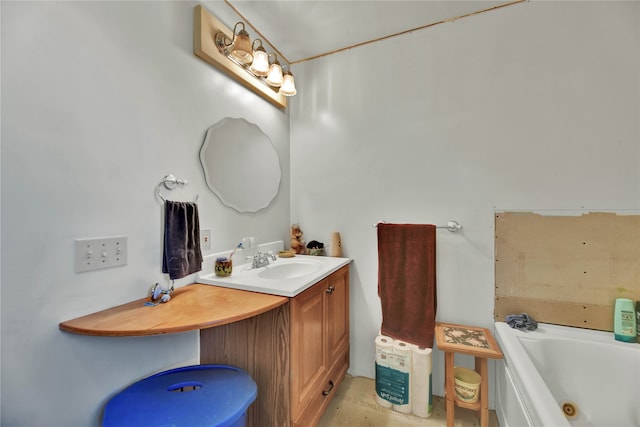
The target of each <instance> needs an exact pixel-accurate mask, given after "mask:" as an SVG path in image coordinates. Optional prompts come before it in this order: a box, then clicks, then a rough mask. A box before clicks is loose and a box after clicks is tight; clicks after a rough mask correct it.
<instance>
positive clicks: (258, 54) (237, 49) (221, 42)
mask: <svg viewBox="0 0 640 427" xmlns="http://www.w3.org/2000/svg"><path fill="white" fill-rule="evenodd" d="M214 40H215V44H216V47H217V48H218V51H219V52H220V53H221V54H223V55H224V56H226V57H227V58H229V59H230V60H231V61H233V63H235V64H236V65H237V66H239V67H242V68H243V69H244V70H245V71H246V72H247V73H248V74H249V75H250V76H251V77H252V78H255V79H257V80H258V81H260V82H261V83H263V84H266V85H268V86H269V87H270V88H271V89H272V90H273V91H274V92H277V93H278V94H280V95H284V96H293V95H295V94H296V89H295V83H294V81H293V74H291V72H290V71H288V72H287V73H285V74H283V72H282V66H281V65H280V62H279V61H278V55H276V54H275V53H270V54H267V51H266V50H265V48H264V46H263V45H262V40H260V39H255V40H254V41H253V43H252V42H251V38H250V36H249V33H247V31H246V30H245V25H244V22H242V21H239V22H237V23H236V25H235V26H234V27H233V38H229V37H228V36H227V35H226V34H225V33H224V32H222V31H218V32H217V33H216V34H215V36H214ZM256 44H257V46H256ZM254 47H255V48H254ZM271 56H273V58H274V59H273V62H270V61H269V58H271ZM285 75H286V76H287V77H286V83H287V84H286V86H285V89H281V87H282V86H283V84H284V83H285Z"/></svg>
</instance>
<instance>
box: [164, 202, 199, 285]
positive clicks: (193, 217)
mask: <svg viewBox="0 0 640 427" xmlns="http://www.w3.org/2000/svg"><path fill="white" fill-rule="evenodd" d="M201 269H202V252H201V251H200V220H199V217H198V205H197V204H195V203H190V202H174V201H171V200H167V201H165V202H164V252H163V257H162V272H163V273H169V278H170V279H180V278H182V277H184V276H187V275H189V274H192V273H195V272H197V271H200V270H201Z"/></svg>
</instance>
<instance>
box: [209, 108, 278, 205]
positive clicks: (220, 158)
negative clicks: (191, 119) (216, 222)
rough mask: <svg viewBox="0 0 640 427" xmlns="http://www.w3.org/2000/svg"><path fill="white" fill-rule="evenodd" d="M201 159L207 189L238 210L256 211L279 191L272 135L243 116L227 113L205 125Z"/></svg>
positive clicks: (267, 203)
mask: <svg viewBox="0 0 640 427" xmlns="http://www.w3.org/2000/svg"><path fill="white" fill-rule="evenodd" d="M200 162H201V164H202V169H203V171H204V177H205V180H206V182H207V186H208V187H209V189H210V190H211V191H213V193H214V194H215V195H216V196H217V197H218V198H219V199H220V201H221V202H222V203H223V204H224V205H225V206H228V207H230V208H233V209H235V210H236V211H238V212H258V211H259V210H261V209H264V208H266V207H267V206H269V205H270V204H271V201H272V200H273V199H274V198H275V197H276V196H277V194H278V189H279V188H280V180H281V178H282V170H281V169H280V158H279V157H278V152H277V151H276V149H275V147H274V146H273V143H272V142H271V139H269V137H268V136H267V135H266V134H265V133H264V132H262V130H261V129H260V128H259V127H258V126H257V125H255V124H253V123H250V122H248V121H247V120H245V119H242V118H231V117H226V118H224V119H222V120H221V121H219V122H218V123H216V124H215V125H213V126H211V127H210V128H209V129H207V133H206V134H205V137H204V142H203V144H202V148H201V149H200Z"/></svg>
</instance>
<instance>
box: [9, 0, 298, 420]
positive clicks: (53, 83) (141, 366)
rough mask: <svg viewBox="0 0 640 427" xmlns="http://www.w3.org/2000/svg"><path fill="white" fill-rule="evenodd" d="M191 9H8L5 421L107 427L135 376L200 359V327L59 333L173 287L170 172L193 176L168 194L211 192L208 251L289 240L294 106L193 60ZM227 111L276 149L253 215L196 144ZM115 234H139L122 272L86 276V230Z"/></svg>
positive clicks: (217, 6) (48, 5) (218, 5)
mask: <svg viewBox="0 0 640 427" xmlns="http://www.w3.org/2000/svg"><path fill="white" fill-rule="evenodd" d="M195 4H196V2H192V1H177V2H161V1H156V2H111V1H108V2H76V1H72V2H49V1H46V2H12V1H2V2H1V6H0V7H1V9H0V10H1V17H2V33H1V36H2V68H1V71H2V83H1V84H2V87H1V89H2V105H1V107H2V135H1V137H2V306H1V316H2V318H1V323H2V390H1V394H2V412H1V422H0V424H2V425H3V426H4V425H6V426H25V427H33V426H51V427H71V426H82V427H86V426H92V425H94V426H97V425H100V417H101V411H102V406H103V405H104V404H105V403H106V402H107V401H108V399H109V398H110V397H111V396H113V395H114V394H115V393H117V392H118V391H120V390H121V389H123V388H124V387H126V386H127V385H129V384H131V383H132V382H134V381H136V380H138V379H140V378H142V377H145V376H147V375H150V374H153V373H155V372H158V371H162V370H165V369H169V368H172V367H175V366H182V365H188V364H193V363H198V362H199V347H198V345H199V344H198V333H197V332H192V333H181V334H173V335H167V336H153V337H144V338H101V337H89V336H79V335H72V334H68V333H64V332H61V331H59V330H58V323H59V322H61V321H64V320H68V319H71V318H74V317H77V316H81V315H84V314H88V313H91V312H94V311H97V310H101V309H104V308H108V307H112V306H115V305H118V304H121V303H124V302H128V301H131V300H134V299H138V298H143V297H145V296H146V294H147V292H148V290H149V288H150V286H151V285H152V284H153V283H155V282H160V283H162V284H164V285H167V284H168V283H167V279H166V275H163V274H162V273H161V250H162V245H161V238H162V222H161V219H162V206H161V204H160V203H159V202H158V200H157V199H156V197H155V188H156V185H157V184H158V183H159V182H160V180H161V179H162V177H163V176H164V175H166V174H169V173H173V174H174V175H176V176H178V177H180V178H183V179H187V180H188V181H190V184H189V186H188V187H186V188H184V189H177V190H174V191H172V192H168V191H166V190H165V191H164V192H163V194H164V196H165V197H167V198H169V199H173V200H192V199H193V198H194V196H195V195H199V201H198V204H199V209H200V222H201V224H200V225H201V228H209V229H211V230H212V252H217V251H221V250H225V249H228V248H231V247H233V246H234V245H235V244H236V243H237V242H238V241H239V239H240V238H242V237H243V236H250V235H253V236H255V237H256V240H257V241H258V242H267V241H273V240H278V239H288V234H289V230H288V227H289V207H290V202H289V196H290V194H289V184H288V183H289V113H288V112H287V111H284V112H283V111H282V110H279V109H276V108H274V107H273V106H272V105H271V104H269V103H267V102H266V101H264V100H263V99H262V98H260V97H258V96H257V95H254V94H253V93H252V92H250V91H248V90H246V89H244V88H243V87H241V86H240V85H238V84H237V83H235V82H234V81H232V80H231V79H229V78H228V77H226V76H225V75H223V74H221V73H220V72H218V71H217V70H215V69H214V68H212V67H211V66H210V65H208V64H206V63H204V62H203V61H201V60H200V59H199V58H197V57H195V56H194V54H193V53H192V49H193V42H192V39H193V32H192V31H193V30H192V28H193V7H194V6H195ZM203 4H205V6H206V7H208V8H209V9H210V10H211V11H212V12H214V13H215V14H216V15H217V16H218V17H219V18H220V19H221V20H223V21H224V22H225V23H226V24H227V25H230V26H232V25H233V23H234V22H235V21H236V19H237V18H235V17H233V16H232V15H231V10H230V9H229V8H228V7H227V6H226V5H225V4H224V2H203ZM227 116H229V117H244V118H246V119H247V120H248V121H250V122H252V123H255V124H257V125H258V126H260V127H261V128H262V129H263V131H264V132H265V133H266V134H267V135H269V137H270V138H271V140H272V142H273V144H274V145H275V147H276V149H277V150H278V152H279V155H280V161H281V166H282V170H283V176H282V181H281V187H280V193H279V195H278V196H277V197H276V199H275V200H274V201H273V203H272V204H271V205H270V206H269V207H268V208H267V209H265V210H263V211H260V212H258V213H257V214H238V213H236V212H235V211H233V210H231V209H230V208H227V207H225V206H224V205H222V203H220V201H219V200H218V199H217V198H216V196H215V195H214V194H213V193H211V192H210V191H209V190H208V189H207V187H206V185H205V181H204V176H203V173H202V169H201V167H200V163H199V157H198V155H199V149H200V145H201V144H202V142H203V138H204V133H205V131H206V129H207V128H208V127H209V126H211V125H213V124H214V123H216V122H218V121H219V120H221V119H222V118H223V117H227ZM238 173H239V174H241V173H242V171H238ZM237 178H238V177H233V176H230V177H229V179H237ZM113 235H126V236H128V263H127V265H126V266H124V267H118V268H112V269H108V270H100V271H95V272H87V273H75V272H74V251H73V247H74V246H73V245H74V240H75V239H77V238H84V237H100V236H113ZM192 281H193V277H188V278H186V279H182V280H180V281H178V283H177V284H178V285H183V284H185V283H189V282H192ZM150 310H152V308H150ZM153 409H154V407H153V402H150V410H153Z"/></svg>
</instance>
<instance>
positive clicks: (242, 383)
mask: <svg viewBox="0 0 640 427" xmlns="http://www.w3.org/2000/svg"><path fill="white" fill-rule="evenodd" d="M256 396H257V386H256V383H255V382H254V381H253V379H251V377H250V376H249V374H247V372H245V371H244V370H242V369H240V368H236V367H234V366H229V365H195V366H186V367H183V368H177V369H172V370H169V371H164V372H160V373H159V374H156V375H153V376H150V377H148V378H145V379H143V380H140V381H138V382H137V383H135V384H132V385H131V386H129V387H127V388H126V389H125V390H123V391H122V392H120V393H118V394H117V395H116V396H114V397H113V398H112V399H111V400H110V401H109V402H108V403H107V405H106V406H105V409H104V417H103V419H102V426H103V427H125V426H126V427H145V426H148V427H152V426H153V427H159V426H172V427H173V426H175V427H181V426H182V427H244V426H245V425H246V412H247V408H248V407H249V405H251V404H252V403H253V401H254V400H256Z"/></svg>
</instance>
